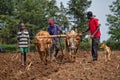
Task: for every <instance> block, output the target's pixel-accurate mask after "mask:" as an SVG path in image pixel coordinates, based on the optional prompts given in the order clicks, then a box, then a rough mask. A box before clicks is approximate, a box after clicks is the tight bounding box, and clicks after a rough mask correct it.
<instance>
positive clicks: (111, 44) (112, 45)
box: [106, 41, 120, 50]
mask: <svg viewBox="0 0 120 80" xmlns="http://www.w3.org/2000/svg"><path fill="white" fill-rule="evenodd" d="M106 44H107V45H108V46H109V47H110V48H111V50H120V42H114V41H107V42H106Z"/></svg>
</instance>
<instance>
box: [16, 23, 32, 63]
mask: <svg viewBox="0 0 120 80" xmlns="http://www.w3.org/2000/svg"><path fill="white" fill-rule="evenodd" d="M17 40H18V47H19V51H20V52H21V61H22V65H25V64H26V53H27V52H28V50H29V49H28V48H29V47H30V38H29V32H28V31H27V30H26V29H25V25H24V23H21V24H20V30H19V31H18V33H17Z"/></svg>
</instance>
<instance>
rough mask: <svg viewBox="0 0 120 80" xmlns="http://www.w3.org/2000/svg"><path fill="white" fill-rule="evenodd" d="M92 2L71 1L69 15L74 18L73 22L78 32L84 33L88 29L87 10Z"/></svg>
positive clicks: (86, 0) (83, 0) (88, 0)
mask: <svg viewBox="0 0 120 80" xmlns="http://www.w3.org/2000/svg"><path fill="white" fill-rule="evenodd" d="M90 4H91V1H90V0H70V1H69V3H68V5H69V11H68V13H69V14H70V15H71V17H72V16H73V20H75V21H73V22H74V23H75V25H76V26H75V27H77V29H78V31H82V30H84V29H85V28H86V24H87V22H86V20H87V19H86V14H85V12H86V10H87V8H88V7H89V6H90Z"/></svg>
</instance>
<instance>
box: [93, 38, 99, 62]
mask: <svg viewBox="0 0 120 80" xmlns="http://www.w3.org/2000/svg"><path fill="white" fill-rule="evenodd" d="M99 40H100V37H97V38H93V39H92V58H93V60H97V59H98V43H99Z"/></svg>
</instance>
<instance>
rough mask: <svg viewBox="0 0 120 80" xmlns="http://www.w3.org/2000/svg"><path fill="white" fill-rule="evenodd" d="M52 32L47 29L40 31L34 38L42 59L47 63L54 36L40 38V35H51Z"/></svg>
mask: <svg viewBox="0 0 120 80" xmlns="http://www.w3.org/2000/svg"><path fill="white" fill-rule="evenodd" d="M49 35H50V34H49V33H48V32H47V31H40V32H38V33H37V34H36V37H35V39H34V45H35V47H36V49H37V51H38V53H39V55H40V59H41V61H43V62H44V63H45V64H47V61H48V57H49V50H50V47H51V45H52V38H49V37H48V38H44V37H43V38H39V36H49Z"/></svg>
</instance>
